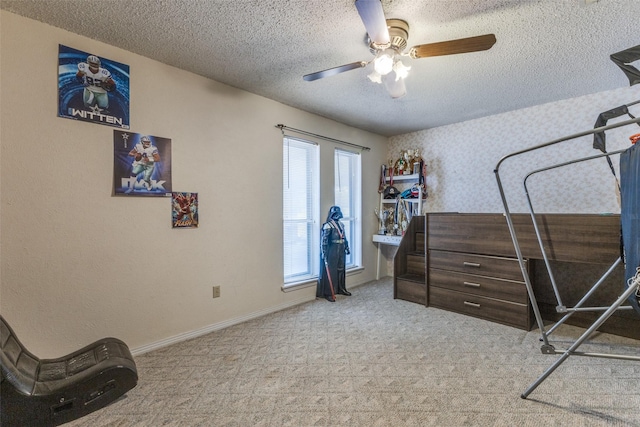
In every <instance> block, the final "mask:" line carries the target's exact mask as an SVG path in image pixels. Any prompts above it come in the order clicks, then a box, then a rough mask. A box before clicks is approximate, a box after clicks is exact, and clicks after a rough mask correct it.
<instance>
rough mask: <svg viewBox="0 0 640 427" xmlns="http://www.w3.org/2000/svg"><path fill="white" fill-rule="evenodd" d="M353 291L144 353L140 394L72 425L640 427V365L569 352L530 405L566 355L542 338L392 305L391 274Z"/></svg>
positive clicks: (603, 344) (630, 347) (562, 333)
mask: <svg viewBox="0 0 640 427" xmlns="http://www.w3.org/2000/svg"><path fill="white" fill-rule="evenodd" d="M351 291H352V292H353V296H351V297H344V296H339V297H338V300H337V302H335V303H329V302H327V301H325V300H316V301H313V302H310V303H307V304H303V305H300V306H297V307H294V308H291V309H287V310H284V311H281V312H278V313H275V314H271V315H267V316H265V317H262V318H260V319H256V320H252V321H249V322H246V323H243V324H241V325H236V326H232V327H229V328H227V329H224V330H220V331H217V332H214V333H211V334H208V335H206V336H203V337H200V338H197V339H193V340H190V341H187V342H184V343H180V344H175V345H172V346H170V347H166V348H163V349H160V350H156V351H153V352H150V353H146V354H144V355H141V356H138V357H136V363H137V365H138V371H139V376H140V380H139V384H138V386H137V387H136V388H134V389H133V390H131V391H130V392H129V393H128V394H127V395H126V397H124V398H123V399H121V400H119V401H117V402H115V403H113V404H112V405H110V406H108V407H106V408H104V409H102V410H100V411H97V412H95V413H93V414H90V415H88V416H87V417H84V418H82V419H80V420H77V421H74V422H72V423H69V424H67V425H69V426H127V427H129V426H243V427H244V426H265V427H266V426H270V427H282V426H295V427H302V426H366V427H370V426H390V427H401V426H443V427H450V426H509V427H511V426H535V427H542V426H572V427H573V426H640V362H636V361H621V360H612V359H601V358H589V357H580V356H571V357H569V359H568V360H567V361H566V362H565V363H564V364H562V365H561V366H560V367H559V368H558V369H557V370H556V371H555V372H554V373H552V374H551V376H550V377H549V378H548V379H547V380H546V381H544V382H543V383H542V384H541V385H540V386H539V387H538V388H537V389H536V390H535V391H534V392H533V393H531V395H530V396H529V398H528V399H526V400H524V399H521V398H520V395H521V393H522V392H523V391H524V390H526V389H527V387H528V386H529V385H530V384H531V383H532V382H533V381H534V380H535V379H536V378H537V377H538V376H539V375H540V374H541V373H542V372H543V371H544V370H545V369H546V368H547V367H548V366H549V365H551V363H553V361H554V360H556V358H558V357H559V356H555V355H543V354H541V352H540V343H539V341H538V338H539V334H537V333H536V331H535V330H534V331H531V332H525V331H522V330H518V329H514V328H511V327H508V326H503V325H499V324H496V323H491V322H487V321H483V320H478V319H475V318H472V317H466V316H462V315H459V314H456V313H451V312H447V311H443V310H438V309H435V308H425V307H423V306H420V305H417V304H413V303H409V302H406V301H401V300H394V299H393V286H392V281H391V279H389V278H386V279H383V280H380V281H377V282H371V283H368V284H365V285H362V286H359V287H357V288H353V289H351ZM581 331H582V330H581V329H579V328H574V327H570V326H564V327H562V328H560V330H559V331H557V332H556V333H554V335H553V336H552V339H553V340H552V343H554V344H555V346H556V347H557V348H564V347H566V346H567V342H569V341H568V340H567V337H577V336H579V334H580V333H581ZM579 350H584V351H586V350H590V351H598V352H609V351H614V350H615V351H616V352H617V353H625V354H632V355H638V354H640V352H639V350H640V342H639V341H634V340H630V339H626V338H620V337H615V336H611V335H599V336H597V337H595V338H594V339H593V340H592V341H591V342H589V343H588V345H586V344H585V346H583V347H581V348H580V349H579Z"/></svg>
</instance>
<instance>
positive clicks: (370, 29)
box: [302, 0, 496, 98]
mask: <svg viewBox="0 0 640 427" xmlns="http://www.w3.org/2000/svg"><path fill="white" fill-rule="evenodd" d="M355 4H356V9H358V14H359V15H360V19H362V23H363V24H364V27H365V29H366V30H367V34H368V39H369V40H368V43H369V49H370V50H371V53H372V54H373V55H375V56H374V58H373V59H372V60H370V61H357V62H352V63H351V64H345V65H341V66H339V67H334V68H329V69H326V70H322V71H317V72H315V73H311V74H306V75H305V76H303V77H302V78H303V79H304V80H305V81H308V82H310V81H314V80H318V79H322V78H325V77H329V76H333V75H336V74H340V73H343V72H345V71H349V70H355V69H357V68H364V67H366V66H367V65H368V64H370V63H372V62H373V72H372V73H371V74H369V76H368V77H369V79H370V80H371V81H373V82H376V83H382V84H384V86H385V88H386V90H387V92H388V93H389V95H391V97H392V98H400V97H401V96H403V95H405V93H406V92H407V91H406V87H405V84H404V79H405V78H406V77H407V75H408V72H409V70H410V69H411V67H407V66H405V65H404V64H403V63H402V61H401V60H400V57H402V56H409V57H410V58H413V59H417V58H428V57H431V56H443V55H454V54H457V53H467V52H479V51H482V50H488V49H490V48H491V47H492V46H493V45H494V44H495V42H496V36H495V35H494V34H485V35H482V36H475V37H467V38H463V39H456V40H448V41H443V42H438V43H428V44H421V45H416V46H413V47H412V48H410V49H409V51H408V52H406V53H405V52H404V50H405V48H406V47H407V39H408V38H409V24H408V23H407V22H406V21H404V20H402V19H386V18H385V16H384V10H382V3H381V1H380V0H356V1H355Z"/></svg>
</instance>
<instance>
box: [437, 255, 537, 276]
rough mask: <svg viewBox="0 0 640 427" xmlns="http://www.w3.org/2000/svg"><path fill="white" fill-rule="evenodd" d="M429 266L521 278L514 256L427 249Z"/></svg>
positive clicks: (484, 274) (469, 272) (482, 274)
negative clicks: (506, 256)
mask: <svg viewBox="0 0 640 427" xmlns="http://www.w3.org/2000/svg"><path fill="white" fill-rule="evenodd" d="M525 262H526V260H525ZM429 268H437V269H439V270H451V271H458V272H461V273H468V274H477V275H481V276H490V277H497V278H500V279H507V280H516V281H522V280H523V277H522V271H521V270H520V264H519V263H518V260H517V259H516V258H505V257H497V256H487V255H475V254H467V253H463V252H447V251H436V250H431V251H429Z"/></svg>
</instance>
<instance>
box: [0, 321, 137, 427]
mask: <svg viewBox="0 0 640 427" xmlns="http://www.w3.org/2000/svg"><path fill="white" fill-rule="evenodd" d="M0 347H1V351H0V362H2V380H1V381H2V382H1V383H0V391H1V394H0V412H1V415H0V425H2V426H3V427H13V426H20V427H28V426H37V427H44V426H57V425H60V424H64V423H66V422H69V421H72V420H75V419H77V418H80V417H83V416H85V415H87V414H89V413H91V412H93V411H96V410H98V409H101V408H103V407H105V406H107V405H108V404H110V403H112V402H113V401H115V400H117V399H118V398H120V397H121V396H122V395H123V394H125V393H126V392H127V391H129V390H131V389H132V388H134V387H135V386H136V385H137V383H138V371H137V369H136V364H135V362H134V360H133V357H132V356H131V352H130V351H129V347H127V345H126V344H125V343H124V342H122V341H120V340H118V339H116V338H104V339H101V340H98V341H96V342H94V343H93V344H91V345H88V346H86V347H84V348H81V349H80V350H77V351H75V352H73V353H71V354H69V355H67V356H64V357H60V358H57V359H39V358H38V357H36V356H34V355H33V354H32V353H30V352H29V351H28V350H27V349H26V348H24V346H23V345H22V343H20V341H19V340H18V338H17V337H16V335H15V333H14V332H13V330H12V329H11V327H9V325H8V324H7V322H6V321H5V320H4V318H3V317H2V316H0Z"/></svg>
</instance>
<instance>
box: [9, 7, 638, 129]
mask: <svg viewBox="0 0 640 427" xmlns="http://www.w3.org/2000/svg"><path fill="white" fill-rule="evenodd" d="M382 3H383V7H384V10H385V16H386V17H387V18H401V19H404V20H406V21H408V23H409V25H410V33H409V40H408V45H409V47H410V46H413V45H416V44H423V43H433V42H438V41H443V40H450V39H456V38H462V37H470V36H475V35H481V34H487V33H493V34H495V35H496V38H497V43H496V44H495V45H494V46H493V48H491V49H490V50H488V51H484V52H476V53H465V54H459V55H451V56H445V57H436V58H422V59H415V60H412V59H407V60H405V61H404V62H405V64H407V65H410V66H411V67H412V69H411V71H410V74H409V77H408V78H407V80H406V86H407V95H406V96H404V97H403V98H400V99H391V98H390V97H389V96H388V94H387V93H386V92H385V90H384V88H383V87H382V86H381V85H377V84H375V83H372V82H370V81H369V80H368V79H367V74H368V73H369V71H370V67H371V65H369V66H367V68H365V69H356V70H352V71H348V72H346V73H342V74H339V75H336V76H332V77H327V78H325V79H321V80H317V81H313V82H305V81H303V80H302V76H303V75H304V74H308V73H312V72H315V71H320V70H323V69H326V68H331V67H335V66H339V65H343V64H347V63H351V62H355V61H369V60H371V59H372V55H371V53H370V52H369V49H368V47H367V46H366V44H365V38H366V34H365V30H364V26H363V24H362V21H361V20H360V17H359V15H358V13H357V11H356V8H355V6H354V2H353V0H272V1H259V0H100V1H98V0H0V7H1V8H2V9H5V10H7V11H10V12H14V13H17V14H19V15H23V16H25V17H28V18H32V19H36V20H38V21H42V22H45V23H48V24H51V25H53V26H56V27H60V28H64V29H66V30H69V31H71V32H74V33H77V34H81V35H84V36H87V37H90V38H92V39H95V40H99V41H102V42H105V43H108V44H110V45H113V46H118V47H121V48H123V49H126V50H128V51H131V52H135V53H137V54H140V55H143V56H146V57H149V58H153V59H156V60H158V61H161V62H163V63H166V64H169V65H172V66H175V67H178V68H182V69H184V70H189V71H191V72H194V73H196V74H199V75H202V76H205V77H209V78H211V79H213V80H217V81H219V82H222V83H226V84H228V85H231V86H234V87H237V88H241V89H244V90H247V91H249V92H252V93H255V94H258V95H262V96H264V97H267V98H270V99H273V100H276V101H279V102H281V103H283V104H286V105H290V106H293V107H297V108H299V109H302V110H305V111H309V112H312V113H315V114H318V115H321V116H324V117H328V118H331V119H334V120H336V121H338V122H342V123H345V124H348V125H352V126H355V127H358V128H361V129H366V130H369V131H372V132H375V133H379V134H382V135H387V136H392V135H398V134H403V133H407V132H412V131H416V130H421V129H427V128H432V127H436V126H442V125H446V124H449V123H455V122H460V121H465V120H470V119H473V118H478V117H483V116H487V115H492V114H498V113H501V112H506V111H511V110H515V109H519V108H524V107H528V106H532V105H537V104H542V103H546V102H551V101H557V100H561V99H566V98H572V97H576V96H581V95H586V94H589V93H594V92H599V91H603V90H610V89H615V88H619V87H624V86H628V85H629V81H628V80H627V79H626V77H625V76H624V74H623V73H622V71H620V70H619V69H618V68H617V67H616V66H615V64H613V62H611V60H610V59H609V55H610V54H612V53H614V52H618V51H620V50H624V49H627V48H629V47H632V46H635V45H638V34H639V33H638V22H639V19H640V0H599V1H596V0H540V1H529V0H421V1H416V0H382ZM72 47H73V46H72ZM94 53H95V54H97V55H100V52H94ZM110 59H114V60H119V58H110ZM634 65H635V64H634ZM290 125H291V126H294V125H295V124H290Z"/></svg>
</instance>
